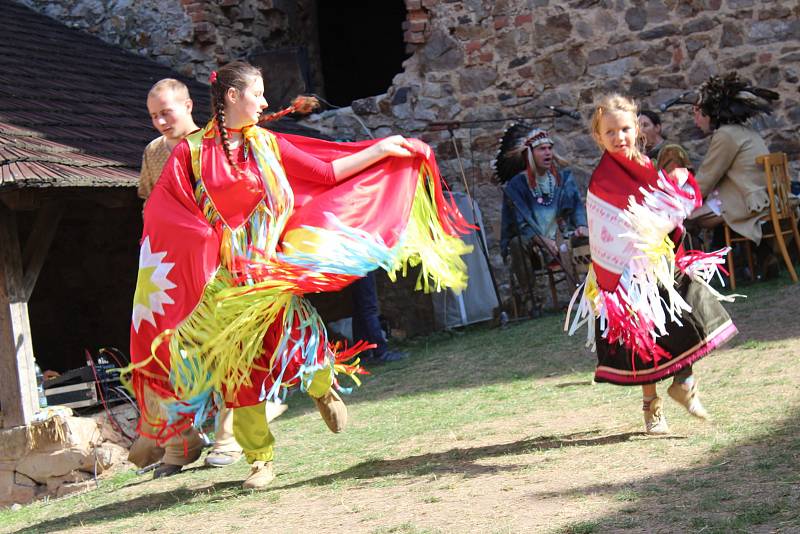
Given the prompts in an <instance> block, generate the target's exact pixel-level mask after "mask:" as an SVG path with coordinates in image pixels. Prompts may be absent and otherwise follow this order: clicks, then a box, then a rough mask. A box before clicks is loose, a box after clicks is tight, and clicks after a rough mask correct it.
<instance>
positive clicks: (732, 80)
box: [697, 71, 780, 129]
mask: <svg viewBox="0 0 800 534" xmlns="http://www.w3.org/2000/svg"><path fill="white" fill-rule="evenodd" d="M778 98H780V96H779V95H778V93H776V92H774V91H770V90H769V89H762V88H761V87H755V86H753V85H751V84H750V82H748V81H747V80H744V79H742V78H739V75H738V74H737V73H736V72H735V71H733V72H729V73H728V74H726V75H725V76H711V77H710V78H709V79H708V81H706V82H705V83H704V84H703V85H701V86H700V97H699V99H698V101H697V107H699V108H700V110H701V111H702V112H703V114H704V115H706V116H708V117H709V119H711V121H710V122H711V127H712V128H714V129H716V128H718V127H719V126H721V125H723V124H742V123H744V122H745V121H747V120H748V119H750V118H752V117H754V116H756V115H758V114H760V113H766V114H767V115H769V114H770V113H772V102H773V101H775V100H778Z"/></svg>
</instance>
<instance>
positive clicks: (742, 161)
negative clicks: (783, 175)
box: [696, 124, 769, 243]
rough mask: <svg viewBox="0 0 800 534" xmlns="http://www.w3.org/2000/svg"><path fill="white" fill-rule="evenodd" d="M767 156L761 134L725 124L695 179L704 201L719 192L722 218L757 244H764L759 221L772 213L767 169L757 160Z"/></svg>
mask: <svg viewBox="0 0 800 534" xmlns="http://www.w3.org/2000/svg"><path fill="white" fill-rule="evenodd" d="M768 153H769V150H767V145H766V144H765V143H764V139H762V138H761V136H760V135H759V134H758V132H756V131H755V130H753V129H751V128H747V127H745V126H741V125H738V124H725V125H723V126H720V127H719V128H717V129H716V130H715V131H714V135H713V136H712V137H711V145H710V146H709V147H708V153H707V154H706V157H705V159H704V160H703V163H702V164H701V165H700V169H699V170H698V171H697V176H696V178H697V183H698V184H699V185H700V190H701V191H702V193H703V198H706V197H707V196H708V195H709V194H710V193H711V192H712V191H713V190H714V189H716V190H717V191H718V194H719V199H720V201H721V202H722V218H723V219H725V222H726V223H727V224H728V226H730V227H731V229H732V230H734V231H735V232H737V233H739V234H741V235H743V236H745V237H747V238H749V239H750V240H752V241H754V242H755V243H760V242H761V225H760V224H759V221H758V218H759V217H760V216H761V215H762V214H763V213H764V212H766V211H767V210H769V198H768V197H767V184H766V179H765V177H764V170H763V169H762V168H760V167H759V166H758V165H756V157H757V156H760V155H762V154H768Z"/></svg>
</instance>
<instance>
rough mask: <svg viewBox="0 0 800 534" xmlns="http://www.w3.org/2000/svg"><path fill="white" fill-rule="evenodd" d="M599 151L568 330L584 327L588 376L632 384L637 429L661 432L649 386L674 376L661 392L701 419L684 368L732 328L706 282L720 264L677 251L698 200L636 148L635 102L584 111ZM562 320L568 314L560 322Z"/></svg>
mask: <svg viewBox="0 0 800 534" xmlns="http://www.w3.org/2000/svg"><path fill="white" fill-rule="evenodd" d="M592 135H593V136H594V138H595V140H596V142H597V143H598V145H600V147H601V148H602V149H603V151H604V152H603V156H602V158H601V159H600V163H599V164H598V166H597V168H596V169H595V171H594V173H593V174H592V178H591V181H590V183H589V192H588V194H587V201H586V206H587V210H586V211H587V214H588V218H589V235H590V238H589V239H590V246H591V252H592V269H591V271H590V273H589V276H588V277H587V279H586V282H585V283H584V286H583V287H582V288H579V290H578V292H576V294H575V297H573V303H572V304H571V305H570V307H571V308H572V306H573V305H574V304H575V301H576V300H577V301H578V302H577V313H576V316H575V318H574V320H573V322H572V326H571V328H570V333H573V332H574V331H575V330H576V329H577V328H578V327H579V326H581V325H582V324H584V323H585V324H587V325H588V327H589V344H593V345H594V346H595V348H596V350H597V359H598V364H597V369H596V371H595V380H596V381H597V382H610V383H612V384H620V385H641V386H642V394H643V409H644V421H645V430H646V432H647V433H650V434H664V433H667V432H669V429H668V426H667V420H666V417H665V416H664V411H663V403H662V401H661V399H660V398H659V397H658V396H657V391H656V382H658V381H659V380H662V379H664V378H667V377H670V376H672V377H674V379H673V382H672V385H670V387H669V388H668V389H667V393H668V394H669V396H670V397H672V398H673V399H674V400H675V401H677V402H678V403H680V404H681V405H683V407H684V408H686V409H687V410H688V412H689V413H690V414H692V415H693V416H695V417H698V418H701V419H706V418H707V417H708V415H707V413H706V410H705V409H704V408H703V405H702V404H701V403H700V398H699V396H698V390H697V382H696V381H695V379H694V375H693V374H692V364H693V363H694V362H695V361H697V360H699V359H700V358H702V357H703V356H705V355H706V354H708V353H709V352H710V351H711V350H713V349H714V348H715V347H717V346H719V345H721V344H722V343H724V342H725V341H727V340H728V339H730V338H731V337H732V336H734V335H735V334H736V327H735V326H734V325H733V322H732V321H731V319H730V317H729V316H728V314H727V312H726V311H725V310H724V308H723V307H722V306H721V305H720V303H719V302H718V301H719V300H732V298H731V297H723V296H722V295H720V294H719V293H718V292H717V291H716V290H714V289H713V288H711V287H710V286H709V284H708V282H709V281H710V279H711V278H712V277H713V276H715V275H716V274H717V268H718V266H719V265H720V264H721V263H722V262H723V261H724V255H725V253H726V251H725V250H721V251H718V252H715V253H711V254H705V253H701V252H696V251H688V252H687V251H684V250H683V247H682V245H681V241H682V237H683V233H684V232H683V226H682V222H683V220H684V219H685V218H686V217H687V216H688V215H689V214H690V213H691V212H692V210H693V209H694V208H695V207H697V206H699V205H700V203H701V202H702V199H701V196H700V191H699V189H698V187H697V183H696V182H695V180H694V177H693V176H692V175H691V174H690V173H689V172H688V171H687V170H686V169H675V170H674V171H672V172H671V173H669V174H666V173H665V172H663V171H659V170H657V169H656V168H655V167H654V166H653V164H652V163H651V162H650V160H649V159H647V158H646V157H645V156H643V155H642V153H641V152H640V151H639V149H638V148H637V142H638V141H639V123H638V121H637V113H636V105H635V104H634V103H633V102H632V101H631V100H629V99H627V98H624V97H621V96H619V95H610V96H606V97H604V98H603V99H602V100H601V101H600V103H599V105H598V106H597V108H596V110H595V112H594V116H593V117H592ZM568 320H569V318H568Z"/></svg>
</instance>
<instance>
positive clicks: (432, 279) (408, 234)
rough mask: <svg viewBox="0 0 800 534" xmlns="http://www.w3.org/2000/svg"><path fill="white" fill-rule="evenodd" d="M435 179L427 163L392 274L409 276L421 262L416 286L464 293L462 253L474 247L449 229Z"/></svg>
mask: <svg viewBox="0 0 800 534" xmlns="http://www.w3.org/2000/svg"><path fill="white" fill-rule="evenodd" d="M431 180H432V173H431V172H430V169H429V168H428V166H427V165H426V164H424V163H423V164H422V166H421V167H420V170H419V181H418V183H417V189H416V192H415V193H414V201H413V203H412V205H411V214H410V216H409V221H408V226H407V227H406V231H405V236H404V239H403V242H402V243H401V250H400V255H399V257H400V260H399V262H398V265H397V266H396V267H395V272H390V273H389V277H390V278H391V279H392V281H395V280H396V273H397V271H400V272H402V275H403V276H406V274H407V273H408V268H409V267H412V268H413V267H416V266H418V265H421V267H422V268H421V270H420V273H419V276H418V277H417V283H416V286H415V288H416V289H423V290H424V291H425V292H426V293H429V292H430V291H431V290H435V291H439V290H441V289H442V288H445V287H447V288H450V289H453V290H454V291H456V292H460V291H462V290H463V289H465V288H466V287H467V266H466V264H465V263H464V260H463V259H461V256H462V255H463V254H469V253H470V252H472V246H471V245H467V244H466V243H464V241H462V240H461V239H460V238H458V237H454V236H451V235H450V234H448V233H447V232H446V231H445V229H444V227H443V226H442V223H441V222H440V221H439V213H438V211H437V209H436V203H435V199H434V194H433V191H432V190H430V189H429V187H431Z"/></svg>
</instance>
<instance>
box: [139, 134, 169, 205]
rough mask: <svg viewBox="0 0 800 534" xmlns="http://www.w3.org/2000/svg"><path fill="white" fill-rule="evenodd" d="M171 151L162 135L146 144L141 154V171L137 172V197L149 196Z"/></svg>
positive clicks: (145, 198) (144, 198) (145, 197)
mask: <svg viewBox="0 0 800 534" xmlns="http://www.w3.org/2000/svg"><path fill="white" fill-rule="evenodd" d="M171 153H172V149H170V148H169V145H167V138H166V137H164V136H163V135H162V136H161V137H157V138H155V139H153V140H152V141H150V143H148V144H147V146H146V147H145V149H144V154H143V155H142V171H141V172H140V173H139V189H138V190H137V192H138V194H139V198H141V199H143V200H147V197H149V196H150V193H151V192H152V191H153V187H155V185H156V182H157V181H158V177H159V176H161V170H162V169H163V168H164V164H165V163H166V162H167V160H168V159H169V155H170V154H171Z"/></svg>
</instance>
